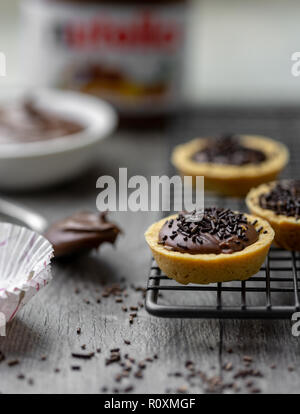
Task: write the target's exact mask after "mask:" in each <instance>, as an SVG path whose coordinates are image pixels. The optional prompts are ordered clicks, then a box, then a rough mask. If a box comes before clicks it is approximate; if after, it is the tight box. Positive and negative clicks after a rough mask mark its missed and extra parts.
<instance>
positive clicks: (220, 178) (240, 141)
mask: <svg viewBox="0 0 300 414" xmlns="http://www.w3.org/2000/svg"><path fill="white" fill-rule="evenodd" d="M288 158H289V154H288V150H287V148H286V147H285V146H284V145H283V144H281V143H279V142H276V141H274V140H272V139H270V138H266V137H261V136H254V135H240V136H236V135H224V136H220V137H212V138H209V137H207V138H197V139H195V140H193V141H190V142H188V143H186V144H183V145H179V146H177V147H176V148H175V149H174V151H173V154H172V163H173V164H174V166H175V167H176V168H177V169H178V170H179V172H180V173H181V175H182V176H191V177H193V180H194V183H195V181H196V177H197V176H204V177H205V188H206V189H208V190H213V191H217V192H220V193H222V194H225V195H233V196H242V195H245V194H247V192H248V191H249V190H250V188H252V187H254V186H257V185H259V184H261V183H264V182H268V181H271V180H274V179H275V178H276V177H277V175H278V174H279V173H280V171H281V170H282V169H283V168H284V166H285V165H286V163H287V162H288Z"/></svg>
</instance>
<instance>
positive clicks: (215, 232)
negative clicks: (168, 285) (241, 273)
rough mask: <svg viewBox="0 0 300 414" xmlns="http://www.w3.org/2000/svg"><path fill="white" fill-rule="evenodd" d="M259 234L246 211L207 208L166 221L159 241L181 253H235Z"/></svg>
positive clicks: (169, 248) (254, 240)
mask: <svg viewBox="0 0 300 414" xmlns="http://www.w3.org/2000/svg"><path fill="white" fill-rule="evenodd" d="M259 230H261V229H259ZM258 235H259V233H258V231H256V229H255V227H254V224H251V223H249V222H248V220H247V218H246V217H245V216H244V215H243V214H241V213H235V212H233V211H231V210H229V209H227V210H225V209H222V208H205V209H204V211H194V212H193V213H186V212H183V213H180V214H178V216H177V217H176V218H175V219H171V220H167V221H166V222H165V224H164V225H163V227H162V228H161V230H160V232H159V243H160V244H162V245H163V246H164V247H165V248H166V249H167V250H173V251H178V252H181V253H190V254H201V253H214V254H220V253H234V252H238V251H240V250H243V249H244V248H245V247H247V246H250V245H251V244H253V243H255V242H256V241H257V240H258Z"/></svg>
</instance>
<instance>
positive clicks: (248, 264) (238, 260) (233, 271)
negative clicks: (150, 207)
mask: <svg viewBox="0 0 300 414" xmlns="http://www.w3.org/2000/svg"><path fill="white" fill-rule="evenodd" d="M245 216H246V217H247V218H248V220H249V221H251V222H254V220H257V223H256V224H255V228H256V229H258V228H259V227H263V230H262V231H261V232H260V234H259V238H258V241H257V242H255V243H253V244H252V245H250V246H248V247H246V248H245V249H244V250H242V251H239V252H235V253H231V254H225V253H221V254H189V253H180V252H174V251H169V250H167V249H165V248H164V247H163V246H162V245H160V244H158V234H159V231H160V229H161V227H162V226H163V224H164V223H165V221H166V220H170V219H172V218H175V217H176V215H174V216H170V217H167V218H164V219H162V220H160V221H158V222H156V223H154V224H152V225H151V226H150V227H149V228H148V230H147V231H146V233H145V238H146V241H147V243H148V245H149V247H150V249H151V251H152V254H153V256H154V258H155V260H156V262H157V264H158V266H159V267H160V268H161V269H162V271H163V272H164V273H165V274H166V275H167V276H168V277H170V278H172V279H175V280H177V282H179V283H183V284H185V285H186V284H188V283H200V284H207V283H216V282H226V281H230V280H246V279H248V278H249V277H251V276H252V275H254V274H255V273H257V272H258V271H259V269H260V267H261V265H262V263H263V262H264V260H265V257H266V255H267V253H268V251H269V248H270V246H271V243H272V240H273V238H274V231H273V230H272V228H271V226H270V225H269V223H268V222H266V221H265V220H262V219H260V218H257V217H255V216H251V215H248V214H245ZM265 230H266V231H267V233H265V234H264V233H263V232H264V231H265Z"/></svg>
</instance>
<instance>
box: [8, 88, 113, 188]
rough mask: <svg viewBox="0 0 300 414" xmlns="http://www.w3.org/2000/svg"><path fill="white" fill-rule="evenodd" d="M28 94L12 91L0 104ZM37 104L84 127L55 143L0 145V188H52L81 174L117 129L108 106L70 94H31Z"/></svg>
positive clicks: (59, 92)
mask: <svg viewBox="0 0 300 414" xmlns="http://www.w3.org/2000/svg"><path fill="white" fill-rule="evenodd" d="M28 92H31V91H24V90H22V91H20V90H11V91H6V92H5V93H4V94H1V100H0V105H1V101H2V102H5V101H6V102H7V100H10V101H11V100H14V99H22V97H24V96H25V95H27V96H28V95H29V93H28ZM32 95H33V96H34V98H35V99H36V100H37V104H38V105H40V106H41V107H42V108H45V109H47V110H49V111H51V112H54V113H58V114H59V115H60V116H65V117H66V118H68V119H74V120H77V121H79V122H81V123H82V124H83V125H85V129H84V130H83V131H82V132H80V133H77V134H73V135H69V136H67V137H60V138H56V139H50V140H44V141H42V140H41V141H36V142H28V143H12V144H1V145H0V188H1V189H6V190H27V189H36V188H41V187H44V186H49V185H53V184H56V183H59V182H63V181H65V180H68V179H70V178H72V177H74V176H75V175H79V174H80V173H82V172H83V171H84V170H85V169H86V168H87V167H89V166H90V165H91V164H92V162H93V161H94V160H95V155H97V151H96V147H98V145H99V144H100V142H101V141H102V139H104V138H105V137H107V136H108V135H109V134H111V133H112V131H113V130H114V129H115V127H116V125H117V115H116V112H115V110H114V109H113V108H112V106H111V105H109V104H108V103H106V102H104V101H102V100H100V99H98V98H94V97H92V96H89V95H84V94H81V93H77V92H71V91H59V90H53V89H51V90H50V89H43V90H34V91H33V92H32Z"/></svg>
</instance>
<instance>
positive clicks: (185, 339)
mask: <svg viewBox="0 0 300 414" xmlns="http://www.w3.org/2000/svg"><path fill="white" fill-rule="evenodd" d="M299 130H300V123H299V122H298V120H297V118H295V117H294V118H292V119H291V118H290V117H288V116H283V117H282V116H281V115H278V114H277V113H275V114H272V113H271V114H263V113H258V114H254V115H251V113H250V115H249V113H247V114H244V113H240V114H238V115H235V116H233V115H232V114H231V113H228V114H226V113H225V114H224V113H221V114H218V113H217V114H212V113H211V112H206V113H203V114H202V115H199V117H193V118H191V119H184V120H183V121H182V122H181V121H180V122H177V123H176V124H175V125H174V127H173V128H172V129H171V130H170V129H169V130H168V131H167V133H166V132H164V131H160V132H147V133H140V132H138V133H117V134H116V135H115V136H114V137H113V138H112V139H109V140H107V141H106V142H105V143H104V144H103V146H102V147H101V149H100V151H99V155H98V157H99V162H98V165H96V167H95V168H93V169H92V170H91V171H90V172H89V173H87V174H85V175H84V176H83V177H81V178H78V179H77V180H75V181H73V182H72V183H70V184H68V185H65V186H61V187H59V188H56V189H51V190H47V191H43V192H38V193H32V194H23V195H22V194H16V195H11V197H12V198H14V199H15V200H16V201H18V202H22V203H23V204H26V205H27V206H29V207H31V208H34V209H36V210H37V211H38V212H40V213H41V214H43V215H44V216H45V217H47V218H48V219H49V221H54V220H56V219H58V218H61V217H63V216H66V215H68V214H70V213H72V212H73V211H74V210H77V209H86V208H89V209H95V202H96V196H97V189H96V185H95V183H96V179H97V177H98V176H100V175H102V174H108V175H113V176H117V174H118V168H119V167H127V168H128V174H129V176H131V175H136V174H142V175H144V176H146V177H149V176H150V175H153V174H155V175H161V174H163V173H168V172H169V166H168V158H169V151H170V136H171V137H172V138H173V143H174V144H175V143H176V142H178V141H180V140H184V139H185V138H186V139H188V138H191V137H192V136H194V135H195V134H215V133H218V132H221V131H236V132H246V131H247V132H249V133H255V132H257V133H264V134H266V135H270V136H274V137H275V138H281V139H286V140H289V137H290V138H291V137H293V136H294V134H297V133H299ZM183 134H184V136H182V135H183ZM289 142H290V143H291V145H292V142H294V141H293V140H292V139H290V141H289ZM172 145H173V144H172ZM292 165H293V163H292ZM291 168H292V167H291ZM293 171H295V170H291V169H290V170H288V171H287V174H289V173H290V174H291V173H293ZM210 202H214V203H220V204H221V203H223V202H224V200H222V199H220V198H209V197H207V199H206V205H208V203H210ZM226 202H227V203H228V204H229V205H233V206H234V205H236V204H235V203H237V202H236V201H235V200H229V201H228V200H227V201H226ZM238 203H239V204H238V205H239V207H240V208H241V207H243V205H242V204H241V202H238ZM110 216H111V218H112V219H113V220H115V221H116V222H117V223H118V224H119V225H120V226H121V227H122V229H123V230H124V235H123V236H122V237H120V239H119V241H118V243H117V246H116V248H112V247H111V246H109V245H107V246H103V248H101V250H100V253H98V254H97V253H94V254H91V255H89V256H86V257H78V258H74V259H73V260H72V261H70V260H68V261H61V262H56V263H55V264H54V265H53V275H54V279H53V281H52V282H51V284H50V285H49V286H48V287H47V288H45V289H44V290H43V291H42V292H41V293H40V294H39V295H38V296H37V297H36V298H34V299H33V300H32V302H30V303H29V304H28V305H27V306H26V307H25V308H24V309H23V310H22V311H21V312H20V314H19V315H18V317H17V318H16V319H15V320H14V321H13V322H12V323H11V324H10V325H9V326H8V330H7V337H6V338H0V350H1V351H2V352H3V353H4V355H5V357H6V359H5V360H4V361H2V362H1V363H0V392H2V393H100V392H106V389H107V391H108V392H123V391H125V390H126V389H127V390H128V391H132V392H137V393H163V392H185V391H188V392H191V393H204V392H256V391H261V392H274V393H283V392H295V393H296V392H299V387H300V380H299V368H298V358H299V352H300V351H299V346H298V339H297V338H294V337H293V336H292V335H291V323H290V321H239V320H234V321H230V320H227V321H218V320H180V319H173V320H170V319H159V318H155V317H151V316H150V315H148V314H147V313H146V311H145V309H144V308H142V307H141V306H140V305H141V303H142V302H143V291H142V288H144V287H145V286H146V281H147V273H148V268H149V263H150V253H149V251H148V248H147V246H146V245H145V242H144V237H143V233H144V231H145V229H146V228H147V226H148V225H149V224H151V223H152V222H153V221H155V220H156V219H157V218H158V216H159V213H155V212H153V213H142V212H139V213H132V212H124V213H113V214H110ZM115 285H117V286H119V288H121V289H125V292H124V291H122V295H121V298H122V300H123V302H122V303H119V302H118V300H119V298H120V297H119V296H115V295H114V292H115V291H116V289H115V290H114V288H113V287H114V286H115ZM119 288H118V289H119ZM107 292H108V293H110V295H109V297H105V296H107V295H106V294H107ZM115 293H116V292H115ZM117 293H118V290H117ZM103 294H104V296H103ZM210 295H212V294H208V295H207V297H206V301H207V302H209V303H212V301H214V300H215V298H214V297H213V296H210ZM163 299H164V300H168V299H167V298H163ZM181 299H182V300H183V298H180V297H179V298H178V301H181ZM196 299H197V298H196ZM122 306H126V307H127V308H128V311H127V312H124V311H123V310H122ZM130 306H133V307H136V306H137V307H138V311H137V312H136V311H135V310H133V311H131V310H130ZM135 312H136V313H137V314H138V317H137V318H134V323H133V324H130V323H129V313H135ZM78 328H81V333H80V334H79V333H78ZM124 340H126V341H130V344H128V345H127V344H125V343H124ZM82 345H85V350H83V349H82V348H81V347H82ZM113 348H120V350H121V351H120V352H121V357H122V358H121V362H124V363H128V359H126V357H125V356H126V354H129V358H134V359H135V362H134V363H133V362H131V363H130V365H131V371H128V378H123V379H122V380H121V381H118V379H119V378H118V374H119V373H120V372H121V371H122V369H123V368H126V366H124V367H121V366H120V365H119V364H118V363H113V364H110V365H106V362H105V361H106V359H107V358H108V357H109V355H110V350H111V349H113ZM97 350H98V351H101V352H97ZM78 352H79V353H89V352H95V356H94V357H92V358H91V359H90V360H82V359H76V358H74V357H72V353H78ZM245 356H246V361H244V357H245ZM247 357H250V358H247ZM146 358H150V359H149V361H146V363H145V365H146V368H143V363H142V364H141V365H140V367H139V366H138V363H139V362H141V361H145V359H146ZM251 358H253V361H252V362H251V361H250V360H251ZM14 360H18V362H19V363H18V364H16V365H13V366H11V364H10V362H11V361H14ZM187 361H191V362H193V364H194V367H195V369H194V372H195V375H194V374H193V370H192V368H193V367H192V365H191V363H189V364H188V365H187V367H186V363H187ZM231 364H232V366H231ZM273 364H276V367H274V366H273V367H271V366H272V365H273ZM74 366H75V367H77V366H79V367H80V370H75V369H74ZM224 367H225V368H224ZM244 368H245V369H246V370H247V371H246V374H245V373H244V374H241V371H243V370H244ZM58 370H59V372H57V371H58ZM136 374H137V375H136ZM191 374H192V375H191ZM236 375H238V376H239V377H240V378H237V379H236V378H234V377H235V376H236ZM243 375H244V376H245V378H241V377H242V376H243ZM140 376H142V378H139V377H140ZM131 387H132V388H131Z"/></svg>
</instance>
